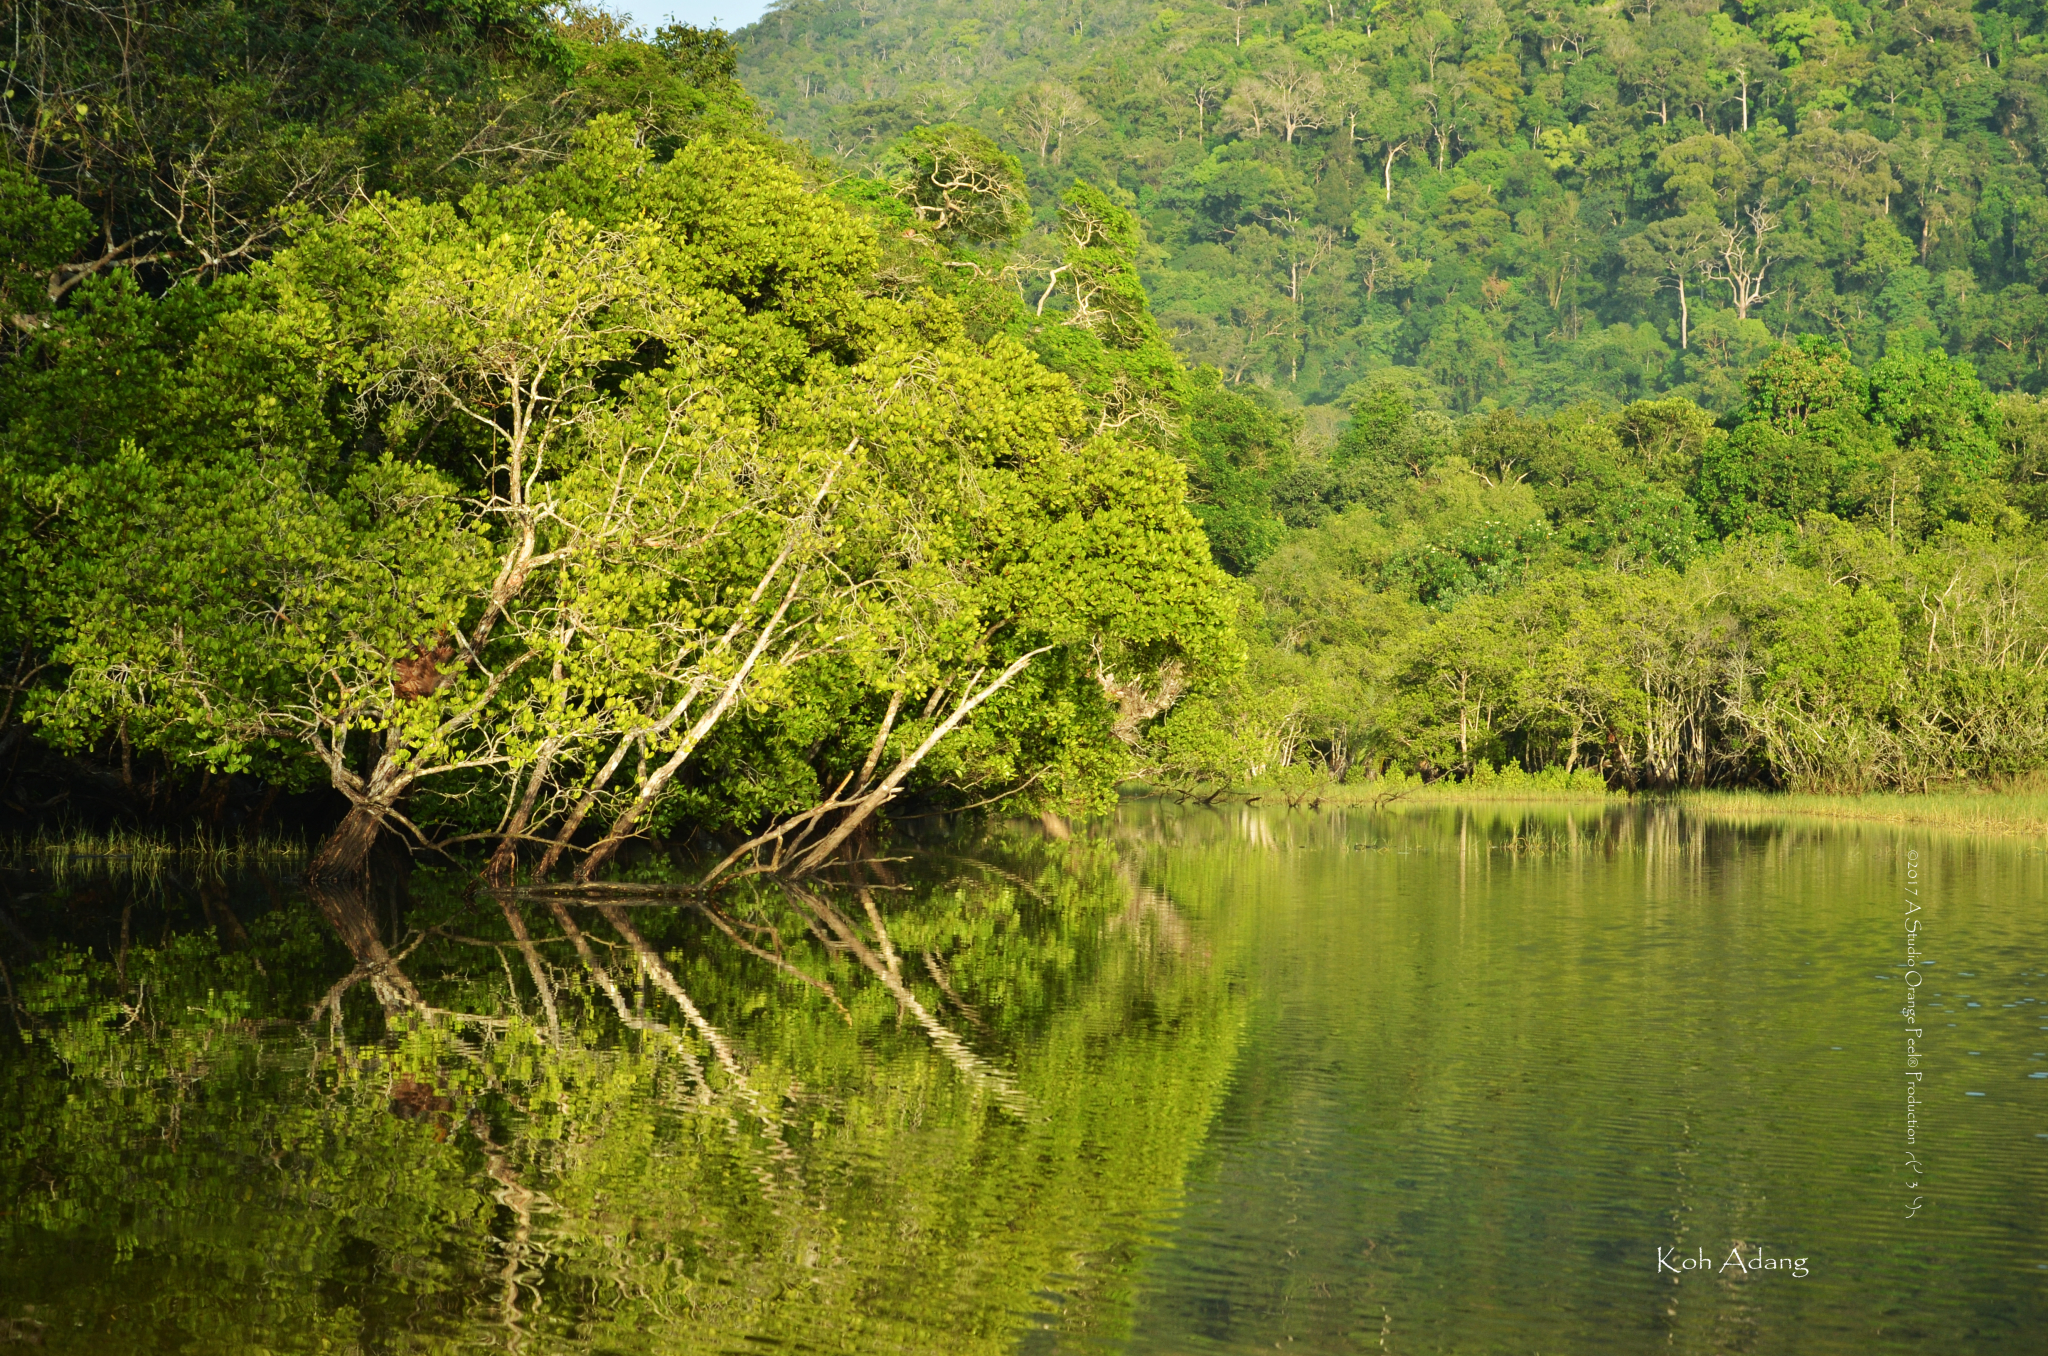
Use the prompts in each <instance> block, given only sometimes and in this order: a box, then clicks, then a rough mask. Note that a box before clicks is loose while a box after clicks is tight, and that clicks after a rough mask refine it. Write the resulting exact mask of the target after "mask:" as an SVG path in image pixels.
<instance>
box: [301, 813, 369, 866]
mask: <svg viewBox="0 0 2048 1356" xmlns="http://www.w3.org/2000/svg"><path fill="white" fill-rule="evenodd" d="M382 828H383V816H382V815H380V814H375V813H373V812H371V811H369V810H366V809H364V808H363V807H362V806H360V805H357V806H353V807H351V808H350V810H349V812H348V817H347V818H346V819H344V820H342V821H341V823H339V824H337V825H336V826H335V828H334V832H332V833H330V834H328V835H327V837H326V838H325V839H323V840H322V841H321V843H320V850H319V851H318V852H316V853H314V854H313V863H312V865H311V866H310V867H308V868H307V870H306V875H307V876H308V878H310V879H312V880H320V881H338V880H352V879H357V878H360V877H361V876H362V875H363V874H364V873H365V872H366V871H368V869H369V865H370V849H371V848H372V847H374V846H376V843H377V834H378V832H379V831H380V830H381V829H382Z"/></svg>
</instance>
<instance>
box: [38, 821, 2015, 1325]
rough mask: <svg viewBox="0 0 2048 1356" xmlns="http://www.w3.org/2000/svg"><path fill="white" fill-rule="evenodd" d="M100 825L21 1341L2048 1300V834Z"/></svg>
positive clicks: (1962, 1317) (1909, 1308) (64, 989)
mask: <svg viewBox="0 0 2048 1356" xmlns="http://www.w3.org/2000/svg"><path fill="white" fill-rule="evenodd" d="M1909 853H1911V854H1917V855H1916V856H1914V857H1913V858H1912V859H1911V862H1910V865H1911V867H1912V869H1913V871H1914V872H1915V873H1916V875H1917V881H1918V888H1919V890H1920V894H1919V895H1918V896H1917V899H1918V901H1919V902H1920V903H1921V905H1922V906H1923V907H1922V912H1920V913H1919V914H1917V915H1912V916H1913V917H1914V918H1915V919H1917V920H1921V921H1922V931H1921V933H1920V940H1919V943H1918V945H1919V947H1920V949H1921V954H1922V963H1921V965H1920V966H1919V968H1918V970H1917V971H1913V972H1908V970H1907V969H1906V968H1905V966H1904V961H1905V949H1904V948H1905V940H1906V933H1905V931H1904V927H1903V924H1904V921H1905V919H1906V918H1907V917H1908V915H1907V913H1906V909H1905V905H1906V902H1907V900H1908V899H1909V898H1912V897H1909V896H1908V895H1907V893H1906V891H1907V889H1908V869H1909V857H1908V854H1909ZM115 865H116V867H117V866H118V864H115ZM91 866H92V864H89V863H78V862H72V863H68V864H64V865H63V866H62V868H61V869H56V868H53V867H52V865H51V864H49V863H44V864H43V865H42V866H41V867H40V868H39V869H36V870H30V869H27V868H26V867H25V866H22V865H20V864H17V866H16V868H15V869H14V870H12V871H11V872H9V873H8V874H7V875H6V876H5V877H4V882H0V888H4V890H5V894H4V897H0V906H4V911H5V913H4V917H0V960H4V961H5V971H4V975H0V978H4V979H5V981H6V988H5V991H4V993H0V1001H4V1002H5V1004H6V1006H7V1007H8V1009H9V1012H8V1013H7V1014H5V1015H0V1050H4V1051H5V1053H4V1054H0V1349H5V1348H6V1347H7V1346H8V1345H9V1344H10V1343H21V1344H40V1346H41V1348H42V1349H44V1350H50V1351H65V1352H91V1353H125V1352H137V1353H141V1352H150V1353H157V1352H195V1353H214V1352H220V1353H241V1352H315V1351H319V1352H337V1353H341V1352H363V1353H370V1352H376V1353H412V1352H443V1351H479V1350H482V1351H488V1350H503V1351H520V1352H529V1353H548V1352H564V1353H591V1354H592V1356H595V1354H596V1353H639V1352H692V1353H694V1352H728V1351H730V1352H739V1351H748V1352H756V1351H764V1350H800V1351H829V1352H838V1351H847V1352H932V1353H965V1352H998V1351H1026V1352H1033V1353H1038V1352H1145V1353H1153V1352H1159V1353H1166V1352H1176V1353H1178V1352H1238V1351H1244V1352H1250V1351H1255V1350H1256V1351H1270V1350H1274V1349H1276V1348H1278V1349H1285V1350H1293V1351H1299V1352H1364V1351H1375V1352H1376V1351H1393V1352H1417V1353H1421V1352H1460V1353H1494V1352H1500V1353H1510V1352H1511V1353H1543V1352H1553V1353H1603V1352H1615V1353H1622V1352H1629V1353H1633V1352H1642V1351H1648V1350H1651V1349H1653V1348H1654V1349H1657V1350H1668V1351H1675V1352H1747V1351H1754V1352H1759V1353H1777V1352H1789V1351H1798V1352H1801V1353H1836V1352H1840V1353H1863V1352H1893V1351H1897V1352H1930V1353H1932V1352H1939V1353H1943V1356H1952V1354H1954V1353H1971V1352H2004V1351H2014V1352H2030V1353H2031V1352H2036V1351H2039V1350H2042V1349H2043V1345H2044V1340H2048V855H2044V853H2043V851H2042V849H2041V847H2040V846H2039V845H2036V844H2032V843H2026V842H2012V841H2007V842H1980V841H1969V840H1960V839H1947V838H1941V837H1935V836H1929V835H1923V834H1910V833H1902V832H1899V831H1895V830H1891V829H1873V828H1868V827H1854V826H1850V827H1826V826H1817V825H1815V824H1811V823H1799V824H1793V823H1766V822H1755V823H1739V822H1734V821H1721V820H1701V819H1695V818H1689V817H1681V816H1679V815H1677V814H1676V813H1674V812H1670V811H1667V810H1637V811H1628V810H1617V809H1608V810H1604V811H1603V810H1591V811H1581V812H1575V813H1566V812H1562V811H1552V810H1530V809H1524V808H1519V807H1499V808H1492V807H1486V808H1478V809H1462V810H1445V811H1415V812H1410V813H1405V814H1404V813H1390V814H1363V813H1360V814H1352V815H1348V816H1347V815H1342V814H1330V815H1325V814H1317V815H1311V814H1309V813H1307V812H1303V811H1296V812H1292V813H1289V812H1286V811H1282V810H1272V811H1266V810H1260V809H1229V810H1206V809H1198V808H1192V807H1189V808H1178V807H1173V806H1168V805H1163V804H1156V803H1135V804H1130V805H1127V806H1126V807H1125V808H1124V809H1123V811H1122V812H1121V813H1120V814H1119V815H1118V816H1117V817H1116V819H1115V820H1113V821H1111V822H1108V823H1104V824H1099V825H1095V826H1092V827H1082V826H1077V827H1076V829H1075V831H1074V834H1073V836H1072V837H1071V838H1070V839H1056V838H1052V837H1048V836H1047V835H1046V834H1045V833H1043V832H1041V831H1040V830H1039V829H1038V828H1037V826H1031V827H1030V828H1029V829H1025V828H1009V829H999V830H996V831H993V832H991V833H989V834H988V835H986V836H985V837H983V838H981V839H978V840H976V841H973V842H971V843H967V842H956V843H948V844H945V845H942V846H940V847H935V848H933V849H932V850H930V851H928V852H924V853H921V854H920V855H918V856H917V857H916V858H915V859H914V860H910V861H906V862H899V863H895V864H893V865H891V866H889V867H888V868H887V870H888V872H889V874H887V875H883V876H878V877H876V878H873V879H870V880H868V881H866V882H865V883H864V884H865V888H863V889H854V888H851V887H850V886H849V887H848V888H846V889H842V890H834V891H821V892H819V893H817V894H815V895H787V894H783V893H781V892H779V891H770V890H767V889H763V890H761V891H760V892H758V893H757V894H755V895H753V896H750V897H746V898H739V899H733V900H729V901H727V902H726V903H725V904H724V905H723V906H722V907H721V909H720V910H719V911H716V912H712V911H708V910H704V909H698V908H689V907H677V906H675V905H674V904H673V903H671V902H666V901H664V900H663V899H661V897H659V896H657V895H653V894H650V893H649V892H648V891H646V890H637V891H633V890H629V891H622V892H619V893H617V894H613V895H606V896H603V897H592V896H561V895H557V896H547V895H542V894H535V893H529V894H524V895H521V896H519V897H517V898H512V899H494V898H491V897H488V896H477V897H473V898H468V899H465V898H463V897H462V895H461V893H460V891H459V889H457V888H455V886H453V885H451V884H449V883H444V882H437V881H435V880H433V879H430V878H427V877H424V876H414V877H413V878H412V879H411V880H410V881H406V882H396V881H393V882H384V883H381V884H380V885H379V886H378V887H377V888H375V889H373V890H370V891H368V892H364V893H360V894H346V895H331V894H329V895H322V896H319V897H317V898H314V897H308V896H307V895H306V894H305V893H304V892H303V891H301V890H299V889H298V888H297V887H296V886H294V885H292V884H291V883H290V882H288V881H285V880H282V879H273V878H266V877H264V876H262V875H260V874H256V875H248V876H243V877H236V878H232V879H218V878H209V877H206V876H204V875H202V874H193V873H185V874H179V873H169V874H164V875H156V876H147V875H141V874H136V873H128V872H124V871H121V870H119V869H112V870H109V869H107V868H106V867H100V868H98V869H87V868H89V867H91ZM1912 977H1917V978H1920V979H1921V980H1922V981H1923V982H1922V983H1921V985H1920V987H1919V989H1918V992H1917V1000H1916V1003H1915V1012H1916V1016H1915V1017H1914V1018H1913V1019H1912V1020H1911V1021H1908V1019H1906V1018H1905V1017H1904V1016H1902V1015H1901V1011H1900V1010H1901V1008H1902V1007H1903V1006H1904V1005H1905V1003H1906V1001H1907V998H1908V992H1909V991H1908V988H1907V985H1908V983H1909V978H1912ZM1909 1026H1911V1027H1915V1028H1917V1029H1918V1030H1919V1032H1920V1035H1918V1036H1917V1037H1915V1038H1914V1039H1915V1042H1916V1045H1915V1050H1916V1053H1917V1057H1918V1059H1919V1061H1920V1062H1919V1064H1918V1066H1916V1068H1917V1071H1919V1072H1921V1073H1923V1074H1924V1075H1925V1077H1924V1080H1923V1081H1922V1082H1921V1083H1919V1084H1917V1085H1915V1098H1916V1103H1915V1106H1914V1108H1913V1113H1914V1115H1915V1118H1916V1130H1915V1141H1914V1143H1913V1144H1912V1146H1911V1147H1910V1149H1909V1147H1908V1144H1907V1141H1906V1118H1907V1112H1908V1106H1907V1088H1908V1079H1907V1077H1906V1075H1907V1073H1908V1067H1907V1063H1906V1058H1907V1056H1906V1040H1907V1038H1908V1035H1909V1034H1910V1033H1909V1032H1908V1030H1907V1028H1908V1027H1909ZM1909 1154H1910V1155H1911V1160H1912V1161H1910V1162H1909V1161H1908V1160H1909ZM1731 1255H1733V1256H1734V1257H1736V1258H1738V1259H1740V1264H1738V1265H1730V1264H1729V1259H1730V1257H1731ZM1660 1257H1661V1258H1663V1259H1664V1260H1665V1262H1666V1263H1667V1264H1677V1265H1679V1269H1678V1270H1676V1271H1672V1270H1669V1269H1667V1267H1666V1266H1660V1264H1659V1259H1660ZM1702 1258H1704V1259H1705V1260H1704V1264H1702V1261H1701V1259H1702ZM1684 1259H1691V1260H1692V1265H1691V1266H1690V1267H1686V1266H1684V1265H1683V1261H1684ZM1766 1259H1768V1262H1769V1263H1771V1265H1764V1264H1762V1263H1764V1261H1765V1260H1766ZM1752 1266H1753V1267H1754V1269H1750V1267H1752ZM22 1349H23V1350H27V1349H29V1346H27V1345H24V1346H23V1347H22Z"/></svg>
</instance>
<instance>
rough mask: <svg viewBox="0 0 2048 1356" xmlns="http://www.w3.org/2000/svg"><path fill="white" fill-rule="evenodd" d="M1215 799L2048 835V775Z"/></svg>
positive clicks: (1584, 784) (1404, 783)
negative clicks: (1765, 786)
mask: <svg viewBox="0 0 2048 1356" xmlns="http://www.w3.org/2000/svg"><path fill="white" fill-rule="evenodd" d="M1126 790H1127V791H1133V792H1136V793H1137V794H1141V795H1143V794H1150V795H1164V796H1181V795H1184V794H1185V795H1187V796H1188V798H1189V799H1192V800H1198V801H1199V800H1206V799H1209V798H1210V796H1211V794H1212V793H1213V792H1214V791H1215V788H1213V787H1204V788H1201V789H1200V790H1199V791H1196V792H1184V791H1183V790H1181V789H1179V788H1174V787H1166V786H1147V785H1145V784H1142V783H1136V784H1133V785H1132V786H1130V787H1127V788H1126ZM1214 799H1215V801H1216V802H1218V803H1220V802H1223V801H1231V802H1236V803H1243V802H1245V801H1253V802H1256V803H1258V804H1261V805H1281V806H1299V807H1308V806H1324V807H1327V806H1340V807H1344V808H1375V809H1392V808H1395V807H1397V806H1403V805H1438V804H1455V803H1458V802H1478V801H1493V802H1499V801H1555V802H1573V803H1579V804H1586V803H1595V804H1597V803H1599V802H1602V801H1611V802H1617V803H1631V802H1632V803H1637V804H1666V805H1677V806H1680V807H1682V808H1684V809H1687V810H1691V811H1693V812H1695V813H1698V814H1716V815H1736V816H1756V817H1760V818H1777V817H1782V816H1785V815H1799V816H1807V817H1812V818H1820V819H1854V820H1864V821H1870V822H1878V823H1890V824H1909V825H1916V826H1922V827H1926V828H1930V829H1939V830H1942V831H1944V832H1950V833H1982V834H2020V835H2038V836H2048V779H2040V780H2035V781H2033V782H2024V783H2020V784H2018V785H2015V786H2011V787H2007V788H2004V789H1998V790H1969V791H1927V792H1910V793H1899V792H1869V793H1865V794H1860V795H1826V794H1818V793H1806V792H1797V791H1679V792H1667V793H1651V794H1644V795H1638V796H1634V797H1631V796H1628V795H1627V794H1625V793H1622V792H1616V791H1609V790H1607V789H1606V787H1605V786H1603V785H1602V784H1601V782H1600V779H1599V777H1598V776H1597V775H1595V774H1593V773H1590V772H1580V773H1576V774H1573V775H1571V776H1566V775H1564V774H1562V773H1560V772H1557V771H1555V770H1550V771H1546V772H1540V773H1534V774H1531V773H1525V772H1523V771H1522V770H1521V769H1520V768H1517V767H1513V766H1510V767H1508V768H1505V769H1501V770H1499V771H1493V770H1491V769H1486V770H1484V771H1482V772H1481V773H1480V774H1479V775H1476V776H1474V777H1471V778H1469V779H1468V780H1466V781H1462V782H1450V781H1438V782H1431V783H1424V782H1423V781H1422V779H1421V778H1419V777H1409V776H1403V775H1402V774H1400V773H1399V772H1396V773H1393V774H1392V775H1389V776H1387V777H1385V778H1382V779H1380V780H1378V781H1370V782H1348V783H1345V784H1342V785H1337V784H1333V783H1329V782H1320V783H1317V782H1310V781H1296V782H1293V783H1287V782H1261V783H1254V784H1252V785H1248V786H1241V787H1232V788H1230V789H1229V790H1228V791H1226V792H1223V793H1221V794H1217V795H1215V796H1214Z"/></svg>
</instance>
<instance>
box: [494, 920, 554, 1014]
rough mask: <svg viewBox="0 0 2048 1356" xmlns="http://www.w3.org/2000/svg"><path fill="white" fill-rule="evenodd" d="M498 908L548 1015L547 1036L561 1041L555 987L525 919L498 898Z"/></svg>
mask: <svg viewBox="0 0 2048 1356" xmlns="http://www.w3.org/2000/svg"><path fill="white" fill-rule="evenodd" d="M498 908H499V909H500V910H501V911H502V912H503V913H504V915H505V926H507V927H509V928H511V929H512V940H513V941H514V942H516V943H517V944H518V946H519V954H520V955H522V956H524V957H526V970H527V973H528V974H530V975H532V976H533V986H534V987H535V988H536V989H538V990H540V1003H541V1006H542V1007H543V1008H545V1009H546V1010H547V1014H548V1035H549V1036H551V1037H553V1038H554V1039H555V1040H557V1041H559V1040H561V1039H562V1018H561V1015H560V1014H559V1013H557V1012H556V1011H555V987H554V985H552V984H550V983H549V982H548V976H547V967H546V966H545V965H543V964H542V963H541V958H540V951H539V950H538V949H537V948H536V947H535V946H534V944H533V938H532V937H531V936H529V935H528V933H527V931H526V918H525V916H524V915H523V914H521V913H520V912H519V906H518V905H517V904H515V903H513V902H512V901H511V900H509V899H506V898H504V897H503V896H500V897H499V898H498Z"/></svg>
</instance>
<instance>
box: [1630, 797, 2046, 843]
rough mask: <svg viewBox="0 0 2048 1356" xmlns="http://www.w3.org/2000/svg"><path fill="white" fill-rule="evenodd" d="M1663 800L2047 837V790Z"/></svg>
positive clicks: (1739, 811) (1716, 809) (1708, 808)
mask: <svg viewBox="0 0 2048 1356" xmlns="http://www.w3.org/2000/svg"><path fill="white" fill-rule="evenodd" d="M1668 799H1669V800H1670V801H1671V802H1673V803H1675V804H1677V805H1680V806H1683V807H1684V808H1686V809H1689V810H1695V811H1698V812H1700V813H1702V814H1724V815H1755V816H1769V817H1776V816H1780V815H1806V816H1813V817H1816V818H1822V819H1860V820H1867V821H1875V822H1880V823H1889V824H1911V825H1916V826H1921V827H1925V828H1930V829H1940V830H1943V831H1945V832H1949V833H1996V834H2025V835H2033V836H2048V791H2043V790H2038V789H2032V788H2028V789H2020V790H2010V791H1926V792H1914V793H1909V794H1898V793H1893V792H1871V793H1869V794H1865V795H1853V796H1830V795H1817V794H1809V793H1805V792H1798V791H1683V792H1679V793H1677V794H1676V795H1672V796H1670V797H1668Z"/></svg>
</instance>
